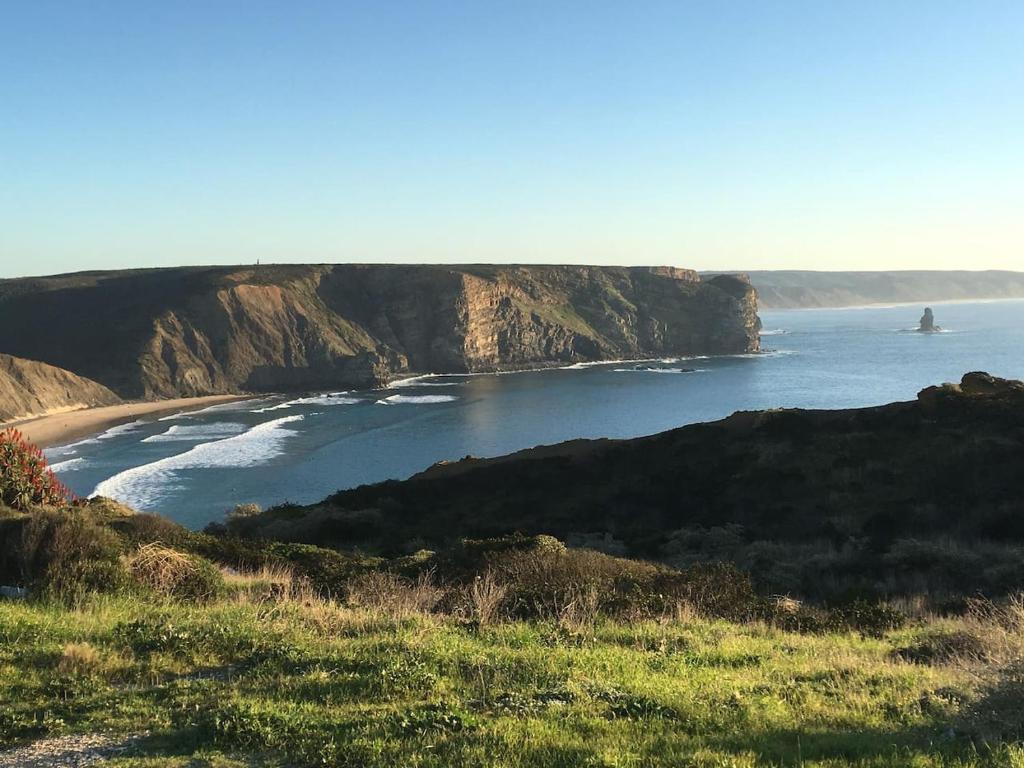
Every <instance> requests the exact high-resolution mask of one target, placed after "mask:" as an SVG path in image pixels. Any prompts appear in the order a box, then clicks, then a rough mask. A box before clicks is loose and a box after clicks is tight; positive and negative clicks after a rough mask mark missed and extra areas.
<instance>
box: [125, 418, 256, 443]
mask: <svg viewBox="0 0 1024 768" xmlns="http://www.w3.org/2000/svg"><path fill="white" fill-rule="evenodd" d="M244 431H245V424H235V423H232V422H223V421H218V422H214V423H213V424H175V425H174V426H172V427H170V428H169V429H168V430H167V431H166V432H161V433H160V434H159V435H150V436H149V437H147V438H145V439H144V440H142V442H144V443H167V442H175V441H180V440H184V441H188V440H201V441H205V440H210V439H211V438H218V437H230V436H231V435H237V434H239V433H240V432H244Z"/></svg>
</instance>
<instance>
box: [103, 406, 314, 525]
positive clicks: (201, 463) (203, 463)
mask: <svg viewBox="0 0 1024 768" xmlns="http://www.w3.org/2000/svg"><path fill="white" fill-rule="evenodd" d="M303 418H304V417H303V416H301V415H295V416H283V417H282V418H280V419H274V420H273V421H268V422H265V423H263V424H257V425H256V426H255V427H252V428H251V429H249V430H248V431H246V432H243V433H241V434H238V435H233V436H232V437H225V438H223V439H221V440H214V441H211V442H206V443H200V444H199V445H197V446H195V447H193V448H191V449H189V450H187V451H185V452H184V453H179V454H175V455H174V456H168V457H167V458H163V459H160V460H158V461H154V462H150V463H149V464H143V465H141V466H138V467H132V468H131V469H126V470H125V471H123V472H119V473H118V474H116V475H114V476H113V477H110V478H108V479H106V480H104V481H103V482H101V483H100V484H99V485H97V486H96V488H95V489H94V490H93V492H92V493H91V494H90V496H107V497H109V498H112V499H117V500H118V501H120V502H123V503H125V504H128V505H130V506H132V507H134V508H135V509H139V510H147V509H153V507H154V505H155V504H157V503H158V502H159V500H160V499H161V498H162V497H163V496H164V495H166V494H167V493H168V492H169V491H174V490H175V489H177V488H178V486H176V485H175V480H176V475H175V473H176V472H180V471H182V470H189V469H225V468H237V467H254V466H258V465H260V464H265V463H266V462H268V461H270V460H271V459H273V458H274V457H276V456H279V455H281V454H283V453H284V441H285V439H286V438H288V437H290V436H291V435H294V434H296V432H295V431H294V430H292V429H288V428H287V427H286V425H287V424H290V423H293V422H296V421H301V420H302V419H303Z"/></svg>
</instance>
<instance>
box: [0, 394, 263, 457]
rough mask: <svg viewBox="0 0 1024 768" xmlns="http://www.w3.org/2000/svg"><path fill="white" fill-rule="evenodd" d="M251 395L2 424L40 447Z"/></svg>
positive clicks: (69, 413) (95, 410)
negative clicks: (147, 418)
mask: <svg viewBox="0 0 1024 768" xmlns="http://www.w3.org/2000/svg"><path fill="white" fill-rule="evenodd" d="M251 398H252V395H206V396H204V397H179V398H175V399H173V400H154V401H151V402H133V403H120V404H118V405H105V406H101V407H99V408H82V409H79V410H77V411H63V412H61V413H51V414H48V415H45V416H36V417H33V418H30V419H23V420H21V421H12V422H9V423H5V424H4V425H3V428H4V429H7V428H11V429H16V430H18V431H19V432H21V433H22V434H23V435H24V436H25V439H26V440H28V441H29V442H31V443H34V444H35V445H37V446H39V447H40V448H52V447H54V446H56V445H62V444H64V443H69V442H72V441H73V440H76V439H79V438H85V437H90V436H91V435H95V434H98V433H100V432H103V431H105V430H107V429H110V428H111V427H116V426H117V425H119V424H125V423H128V422H130V421H135V420H137V419H140V418H142V417H144V416H158V415H164V414H169V413H175V412H178V411H190V410H194V409H196V408H203V407H206V406H208V405H216V404H218V403H228V402H232V401H235V400H249V399H251Z"/></svg>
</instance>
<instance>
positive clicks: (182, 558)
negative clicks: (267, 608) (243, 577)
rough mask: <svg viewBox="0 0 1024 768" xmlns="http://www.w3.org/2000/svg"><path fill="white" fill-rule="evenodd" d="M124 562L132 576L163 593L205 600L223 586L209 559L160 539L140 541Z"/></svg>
mask: <svg viewBox="0 0 1024 768" xmlns="http://www.w3.org/2000/svg"><path fill="white" fill-rule="evenodd" d="M124 564H125V567H126V568H127V570H128V573H129V574H130V576H131V577H132V579H133V580H135V581H136V582H137V583H139V584H141V585H142V586H144V587H146V588H148V589H151V590H152V591H154V592H156V593H157V594H159V595H164V596H165V597H182V598H189V599H195V600H199V601H205V600H210V599H213V598H215V597H218V596H219V595H220V593H221V592H222V591H223V588H224V578H223V576H222V574H221V572H220V571H219V570H218V569H217V568H216V567H215V566H214V565H213V564H212V563H210V562H209V561H207V560H204V559H202V558H200V557H197V556H195V555H189V554H186V553H185V552H179V551H178V550H176V549H172V548H171V547H167V546H164V545H163V544H160V543H159V542H153V543H151V544H143V545H142V546H140V547H139V548H138V549H137V550H135V551H134V552H133V553H131V554H130V555H127V556H126V557H125V558H124Z"/></svg>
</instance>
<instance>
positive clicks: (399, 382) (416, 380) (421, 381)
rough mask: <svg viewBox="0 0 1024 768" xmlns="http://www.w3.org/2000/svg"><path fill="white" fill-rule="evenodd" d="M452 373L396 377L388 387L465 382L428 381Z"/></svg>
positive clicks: (450, 384)
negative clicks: (406, 377)
mask: <svg viewBox="0 0 1024 768" xmlns="http://www.w3.org/2000/svg"><path fill="white" fill-rule="evenodd" d="M450 375H453V374H443V373H425V374H423V375H422V376H410V377H409V378H408V379H396V380H395V381H392V382H391V383H390V384H389V385H388V386H387V388H388V389H404V388H406V387H458V386H461V385H462V384H465V382H463V381H428V379H434V378H437V377H439V376H450Z"/></svg>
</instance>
